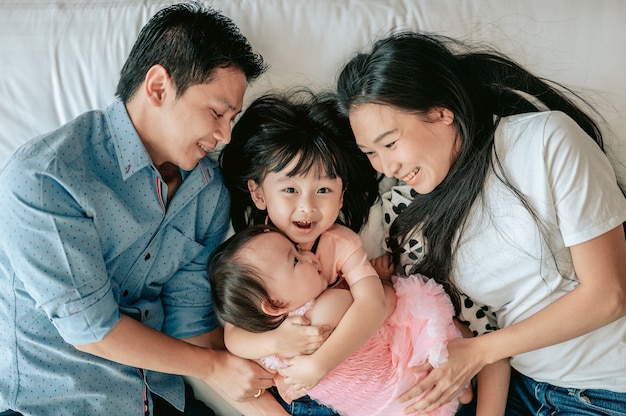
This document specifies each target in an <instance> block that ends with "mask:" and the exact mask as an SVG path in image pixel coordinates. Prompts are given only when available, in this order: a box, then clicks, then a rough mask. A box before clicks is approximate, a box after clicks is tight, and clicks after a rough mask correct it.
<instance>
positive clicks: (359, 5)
mask: <svg viewBox="0 0 626 416" xmlns="http://www.w3.org/2000/svg"><path fill="white" fill-rule="evenodd" d="M168 3H170V2H168V1H163V0H153V1H150V0H37V1H35V0H30V1H29V0H26V1H17V0H0V57H1V62H2V63H1V64H0V164H1V163H3V162H4V160H6V158H7V157H8V155H9V154H10V152H11V151H12V150H13V149H15V147H17V146H18V145H19V144H21V143H23V142H25V141H26V140H28V139H30V138H32V137H34V136H36V135H38V134H40V133H43V132H46V131H48V130H50V129H52V128H54V127H56V126H58V125H60V124H62V123H64V122H66V121H68V120H69V119H71V118H73V117H74V116H76V115H78V114H80V113H82V112H83V111H85V110H88V109H92V108H103V107H105V106H106V105H107V104H108V103H109V102H110V101H111V100H112V99H113V92H114V89H115V85H116V83H117V76H118V72H119V70H120V68H121V67H122V64H123V62H124V60H125V58H126V55H127V53H128V52H129V50H130V47H131V46H132V43H133V41H134V40H135V37H136V35H137V33H138V31H139V29H140V28H141V26H142V25H143V24H144V23H145V22H146V21H147V20H148V18H149V17H150V16H151V15H152V14H153V13H154V12H155V11H156V10H158V9H159V8H160V7H162V6H163V5H165V4H168ZM209 3H210V4H212V5H213V6H214V7H216V8H217V9H220V10H222V11H224V13H225V14H227V15H229V16H230V17H231V18H232V19H233V20H234V21H235V22H236V23H237V24H238V25H239V26H240V27H241V29H242V31H243V33H244V34H245V35H247V36H248V38H249V39H250V41H251V43H252V45H253V46H254V47H255V49H257V50H258V51H259V52H261V54H262V55H263V56H264V57H265V58H266V60H267V61H268V62H269V63H270V65H271V69H270V71H269V72H268V73H267V74H266V75H264V76H263V77H262V78H261V79H260V80H258V81H257V82H256V83H254V84H253V86H252V87H251V88H250V89H249V92H248V94H247V98H246V100H247V101H248V102H249V100H250V99H252V98H253V97H254V96H256V95H258V94H260V93H261V92H263V91H265V90H267V89H270V88H284V87H288V86H292V85H298V84H305V85H309V86H311V87H313V88H323V87H332V86H333V84H334V81H335V77H336V75H337V73H338V70H339V67H340V66H341V64H342V63H343V62H345V61H346V60H347V59H349V58H350V56H351V55H352V54H353V53H354V52H355V51H357V50H358V49H360V48H364V47H367V46H368V45H369V43H370V42H371V40H372V39H374V38H376V37H378V36H383V35H385V34H387V33H389V32H391V31H392V30H396V29H418V30H427V31H432V32H438V33H444V34H447V35H451V36H455V37H459V38H462V39H467V40H475V41H480V42H487V43H489V44H492V45H495V46H497V47H498V48H499V49H501V50H503V51H505V52H507V53H508V54H510V55H511V56H512V57H514V58H516V59H517V60H519V61H520V62H521V63H522V64H524V65H527V66H528V67H530V68H533V69H534V71H535V73H537V74H538V75H541V76H544V77H547V78H551V79H555V80H558V81H560V82H562V83H565V84H568V85H570V86H572V87H574V88H575V89H576V90H578V91H582V92H583V94H584V95H585V96H586V97H588V99H589V100H590V101H591V102H592V103H593V104H594V105H596V106H597V108H599V109H600V110H601V111H602V113H603V115H604V117H605V118H606V120H607V125H606V126H605V127H606V128H605V131H606V133H607V144H608V146H609V149H610V150H611V152H612V155H611V156H612V159H613V162H614V165H615V167H616V169H617V170H618V173H619V175H620V177H621V178H622V180H623V181H626V76H625V75H624V68H626V49H625V48H624V39H626V25H625V24H624V22H626V3H625V2H623V1H622V0H594V1H588V0H550V1H545V0H525V1H523V2H522V1H516V2H513V1H501V0H472V1H470V0H214V1H211V2H209ZM372 215H373V218H372V219H374V220H375V219H376V217H375V216H376V215H377V213H376V212H373V214H372ZM372 224H373V225H372V226H371V228H370V229H369V230H368V231H366V232H365V233H366V234H368V235H371V236H372V237H371V238H366V241H367V242H368V243H370V244H372V245H371V246H370V247H368V251H370V253H372V254H375V253H376V251H377V250H378V240H379V239H380V235H381V234H382V233H381V232H380V228H379V227H378V225H376V224H378V223H376V221H373V222H372ZM371 242H375V244H374V243H371ZM194 385H195V386H196V388H197V390H198V391H199V392H200V394H201V395H202V397H203V398H205V399H206V400H207V401H213V402H218V401H219V400H217V399H216V398H215V397H214V396H213V394H212V392H210V391H207V390H206V389H204V388H202V387H201V386H200V385H199V384H198V383H194ZM218 406H219V409H220V411H221V412H222V413H223V414H224V415H232V414H236V413H234V412H233V411H232V410H231V409H229V408H228V406H225V405H223V404H219V405H218Z"/></svg>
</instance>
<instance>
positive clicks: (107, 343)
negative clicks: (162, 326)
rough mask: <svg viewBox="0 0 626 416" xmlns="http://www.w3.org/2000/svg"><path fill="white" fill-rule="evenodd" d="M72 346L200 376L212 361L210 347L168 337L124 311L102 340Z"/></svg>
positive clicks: (121, 360)
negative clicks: (124, 313)
mask: <svg viewBox="0 0 626 416" xmlns="http://www.w3.org/2000/svg"><path fill="white" fill-rule="evenodd" d="M207 337H208V335H207ZM207 339H208V338H207ZM75 347H76V348H77V349H79V350H81V351H84V352H87V353H90V354H93V355H96V356H98V357H102V358H105V359H107V360H111V361H115V362H117V363H120V364H125V365H128V366H132V367H138V368H143V369H147V370H153V371H159V372H162V373H169V374H178V375H185V376H193V377H198V378H202V379H205V378H207V375H208V374H210V373H211V371H212V369H211V365H212V362H213V361H214V360H213V359H212V357H211V355H212V354H215V351H213V350H210V349H206V348H202V347H199V346H196V345H192V344H190V343H187V342H185V341H182V340H179V339H176V338H172V337H170V336H168V335H165V334H163V333H161V332H159V331H156V330H154V329H152V328H149V327H147V326H145V325H143V324H141V323H140V322H138V321H135V320H134V319H132V318H129V317H128V316H125V315H122V320H121V321H120V322H119V323H118V324H117V325H116V326H115V327H114V328H113V329H112V330H111V331H110V332H109V333H108V334H107V335H106V336H105V337H104V339H103V340H102V341H99V342H94V343H91V344H85V345H76V346H75Z"/></svg>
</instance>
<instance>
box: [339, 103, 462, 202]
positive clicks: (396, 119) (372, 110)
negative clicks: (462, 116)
mask: <svg viewBox="0 0 626 416" xmlns="http://www.w3.org/2000/svg"><path fill="white" fill-rule="evenodd" d="M350 125H351V126H352V130H353V132H354V135H355V137H356V142H357V144H358V146H359V148H360V149H361V151H362V152H363V153H365V154H366V155H367V157H368V158H369V160H370V163H371V164H372V166H373V167H374V169H376V170H377V171H378V172H381V173H384V174H385V175H386V176H388V177H394V178H397V179H400V180H402V181H404V182H406V183H407V184H408V185H409V186H411V187H412V188H413V189H414V190H415V191H416V192H417V193H420V194H428V193H430V192H432V190H433V189H435V188H436V187H437V186H438V185H439V184H440V183H441V182H443V180H444V179H445V177H446V175H447V174H448V172H449V171H450V167H451V166H452V163H453V162H454V160H455V159H456V156H457V155H458V152H459V148H460V145H461V142H460V140H459V139H458V137H457V136H458V135H457V129H456V126H455V125H454V114H453V113H452V112H451V111H450V110H448V109H445V108H436V109H433V110H431V111H430V112H428V114H426V115H425V116H421V115H419V114H416V113H410V112H407V111H404V110H400V109H398V108H395V107H392V106H389V105H383V104H373V103H369V104H362V105H359V106H358V107H356V108H354V109H353V110H351V111H350Z"/></svg>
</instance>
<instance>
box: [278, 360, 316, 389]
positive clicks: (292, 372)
mask: <svg viewBox="0 0 626 416" xmlns="http://www.w3.org/2000/svg"><path fill="white" fill-rule="evenodd" d="M278 372H279V373H280V375H281V376H283V378H284V380H285V383H286V384H287V385H289V386H290V388H291V389H292V390H294V391H298V390H301V389H304V390H310V389H312V388H313V387H315V386H316V385H317V383H319V382H320V380H321V379H322V377H324V376H325V375H326V372H325V371H324V370H323V369H322V368H321V366H320V365H319V363H317V362H316V360H315V358H314V356H312V355H301V356H298V357H294V358H291V359H289V360H287V367H285V368H281V369H279V370H278Z"/></svg>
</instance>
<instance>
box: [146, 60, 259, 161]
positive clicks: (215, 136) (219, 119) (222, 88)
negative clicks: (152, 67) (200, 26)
mask: <svg viewBox="0 0 626 416" xmlns="http://www.w3.org/2000/svg"><path fill="white" fill-rule="evenodd" d="M169 84H170V85H168V86H166V87H165V88H166V89H165V92H166V96H165V97H164V99H163V101H162V103H161V105H160V106H159V113H160V114H159V117H158V120H157V121H156V122H157V123H158V124H159V127H160V132H159V133H158V134H159V140H157V141H156V142H155V141H153V142H152V143H150V146H149V148H148V152H149V153H150V156H151V157H152V161H153V162H154V164H155V165H156V166H159V165H161V164H163V163H165V162H171V163H173V164H174V165H176V166H178V167H180V168H182V169H184V170H192V169H193V168H194V167H195V166H196V165H197V164H198V162H199V161H200V159H202V158H203V157H205V156H206V154H207V152H210V151H212V150H214V149H215V147H216V146H217V145H218V143H223V144H226V143H228V142H229V141H230V133H231V125H232V122H233V120H234V119H235V117H236V116H237V114H238V113H239V112H241V108H242V106H243V96H244V93H245V90H246V86H247V81H246V77H245V75H244V73H243V72H241V71H240V70H238V69H234V68H217V69H216V70H215V71H214V73H213V77H212V80H211V81H210V82H209V83H207V84H196V85H192V86H191V87H189V88H188V89H187V90H186V91H185V92H184V93H183V94H182V95H181V96H179V97H176V91H175V89H174V86H173V85H172V84H171V82H170V83H169ZM147 147H148V146H147Z"/></svg>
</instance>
